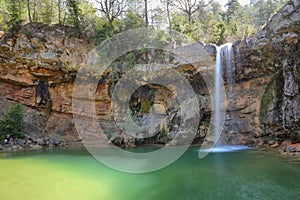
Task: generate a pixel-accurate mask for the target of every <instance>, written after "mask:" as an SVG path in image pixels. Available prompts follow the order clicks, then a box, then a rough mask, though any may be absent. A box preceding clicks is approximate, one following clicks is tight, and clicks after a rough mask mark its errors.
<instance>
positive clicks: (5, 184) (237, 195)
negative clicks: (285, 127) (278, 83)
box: [0, 147, 300, 200]
mask: <svg viewBox="0 0 300 200" xmlns="http://www.w3.org/2000/svg"><path fill="white" fill-rule="evenodd" d="M143 150H147V151H148V150H149V149H143V148H140V149H138V151H143ZM198 150H199V148H196V147H193V148H190V149H189V150H188V151H187V152H186V153H185V154H184V155H183V157H181V158H180V159H179V160H177V161H176V162H175V163H173V164H172V165H170V166H169V167H167V168H164V169H162V170H160V171H156V172H153V173H147V174H127V173H122V172H118V171H115V170H112V169H110V168H108V167H106V166H104V165H102V164H100V163H99V162H98V161H97V160H95V159H94V158H93V157H92V156H90V155H89V154H88V153H87V152H86V151H85V150H84V149H82V148H75V149H55V150H47V151H40V152H28V153H14V154H0V155H1V156H0V199H1V200H2V199H3V200H22V199H24V200H138V199H140V200H150V199H151V200H153V199H162V200H169V199H170V200H177V199H178V200H201V199H213V200H214V199H220V200H221V199H222V200H226V199H230V200H231V199H272V200H274V199H280V200H281V199H285V200H288V199H299V198H300V164H299V163H298V162H294V161H292V160H290V159H284V158H280V157H277V156H275V155H273V154H271V153H267V152H262V151H257V150H242V151H232V152H231V151H230V152H222V151H221V152H220V151H215V152H214V153H211V154H209V155H208V156H207V157H205V158H204V159H199V158H198Z"/></svg>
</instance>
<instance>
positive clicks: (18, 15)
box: [6, 0, 24, 26]
mask: <svg viewBox="0 0 300 200" xmlns="http://www.w3.org/2000/svg"><path fill="white" fill-rule="evenodd" d="M6 3H7V10H8V20H7V24H8V25H9V26H13V25H15V24H16V23H17V22H19V21H20V20H21V19H22V14H23V8H24V7H23V1H22V0H6Z"/></svg>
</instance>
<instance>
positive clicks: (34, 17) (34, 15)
mask: <svg viewBox="0 0 300 200" xmlns="http://www.w3.org/2000/svg"><path fill="white" fill-rule="evenodd" d="M36 1H37V0H34V1H33V21H35V22H37V13H36Z"/></svg>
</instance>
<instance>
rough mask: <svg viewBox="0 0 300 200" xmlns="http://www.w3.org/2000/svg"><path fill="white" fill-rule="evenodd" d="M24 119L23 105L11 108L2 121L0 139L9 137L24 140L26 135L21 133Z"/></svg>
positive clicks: (0, 121)
mask: <svg viewBox="0 0 300 200" xmlns="http://www.w3.org/2000/svg"><path fill="white" fill-rule="evenodd" d="M23 117H24V113H23V111H22V108H21V104H17V105H15V106H12V107H10V108H9V109H8V110H7V112H6V113H5V114H4V115H3V116H2V119H1V120H0V139H4V138H5V137H6V136H7V135H9V136H11V137H14V138H23V137H24V134H23V133H22V132H21V124H22V121H23Z"/></svg>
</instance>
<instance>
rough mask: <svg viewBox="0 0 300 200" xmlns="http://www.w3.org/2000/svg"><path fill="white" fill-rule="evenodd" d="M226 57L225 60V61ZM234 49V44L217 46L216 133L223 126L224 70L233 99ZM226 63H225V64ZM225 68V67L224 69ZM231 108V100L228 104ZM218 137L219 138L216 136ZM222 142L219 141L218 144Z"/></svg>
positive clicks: (228, 93) (229, 94) (229, 93)
mask: <svg viewBox="0 0 300 200" xmlns="http://www.w3.org/2000/svg"><path fill="white" fill-rule="evenodd" d="M223 59H225V62H223ZM233 60H234V59H233V49H232V44H231V43H228V44H224V45H222V46H220V47H217V55H216V70H215V102H214V119H215V122H214V134H215V135H219V134H218V133H220V132H221V131H222V128H223V127H221V119H220V112H221V110H220V109H221V104H223V103H224V102H223V101H222V100H221V99H220V92H221V91H220V90H221V89H220V88H221V84H222V74H223V70H224V71H225V73H226V82H227V88H228V91H227V96H228V97H229V98H230V99H232V98H233V96H232V94H233V92H232V91H233V86H234V84H235V76H234V62H233ZM224 64H225V65H224ZM223 68H224V69H223ZM228 106H229V108H230V102H229V104H228ZM216 139H218V138H216ZM218 144H220V142H217V145H218Z"/></svg>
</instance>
